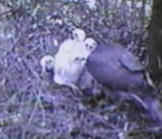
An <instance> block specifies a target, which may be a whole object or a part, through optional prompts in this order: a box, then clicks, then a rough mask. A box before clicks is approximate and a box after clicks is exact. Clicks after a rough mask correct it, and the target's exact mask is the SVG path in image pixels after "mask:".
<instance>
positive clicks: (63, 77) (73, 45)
mask: <svg viewBox="0 0 162 139" xmlns="http://www.w3.org/2000/svg"><path fill="white" fill-rule="evenodd" d="M72 36H73V39H67V40H65V41H64V42H63V43H62V44H61V45H60V48H59V50H58V52H57V54H56V56H55V65H54V69H55V76H54V81H55V82H56V83H57V84H59V85H68V86H71V87H72V86H74V84H75V83H76V82H77V80H78V77H79V75H80V72H81V71H82V67H84V65H85V63H86V57H85V55H84V49H83V48H84V46H83V41H84V39H85V32H84V31H83V30H81V29H78V28H77V29H75V30H74V31H73V33H72Z"/></svg>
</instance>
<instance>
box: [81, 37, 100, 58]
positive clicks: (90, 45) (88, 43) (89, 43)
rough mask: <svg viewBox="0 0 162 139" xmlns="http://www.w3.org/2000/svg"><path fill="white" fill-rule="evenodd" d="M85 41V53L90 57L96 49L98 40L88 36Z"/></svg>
mask: <svg viewBox="0 0 162 139" xmlns="http://www.w3.org/2000/svg"><path fill="white" fill-rule="evenodd" d="M83 43H84V44H83V47H84V50H85V55H86V56H87V57H88V56H89V55H90V54H91V53H92V52H93V51H94V50H95V49H96V47H97V42H96V41H95V40H94V39H93V38H91V37H89V38H86V39H85V41H84V42H83Z"/></svg>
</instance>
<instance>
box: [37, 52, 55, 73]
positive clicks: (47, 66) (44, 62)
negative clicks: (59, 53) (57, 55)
mask: <svg viewBox="0 0 162 139" xmlns="http://www.w3.org/2000/svg"><path fill="white" fill-rule="evenodd" d="M54 61H55V60H54V57H53V56H51V55H45V56H43V57H42V58H41V59H40V65H41V67H42V70H43V72H48V71H51V70H53V66H54Z"/></svg>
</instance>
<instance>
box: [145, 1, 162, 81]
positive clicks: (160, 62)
mask: <svg viewBox="0 0 162 139" xmlns="http://www.w3.org/2000/svg"><path fill="white" fill-rule="evenodd" d="M152 10H153V14H152V19H151V24H150V28H149V41H148V42H149V43H148V46H149V66H148V68H149V71H150V73H151V77H152V79H153V81H154V82H155V83H159V82H160V81H162V0H154V3H153V9H152Z"/></svg>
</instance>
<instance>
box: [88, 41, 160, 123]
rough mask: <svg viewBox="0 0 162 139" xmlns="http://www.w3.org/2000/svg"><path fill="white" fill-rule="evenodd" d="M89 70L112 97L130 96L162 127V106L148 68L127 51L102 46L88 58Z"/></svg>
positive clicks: (109, 45) (114, 46) (105, 45)
mask: <svg viewBox="0 0 162 139" xmlns="http://www.w3.org/2000/svg"><path fill="white" fill-rule="evenodd" d="M86 67H87V69H88V71H89V72H90V73H91V74H92V76H93V77H94V78H95V79H96V80H97V81H98V82H99V83H100V84H102V85H103V86H105V87H107V88H109V89H111V90H112V91H113V93H115V92H122V93H123V92H124V93H123V94H125V93H126V94H129V96H131V97H132V98H133V99H134V100H135V101H136V102H137V104H139V106H142V107H143V108H144V109H145V110H146V111H147V112H149V113H150V115H151V116H152V118H153V119H154V120H155V121H156V122H159V123H160V124H162V110H161V108H160V102H159V100H158V98H157V96H156V95H155V93H153V92H154V88H153V87H152V86H151V85H150V84H149V83H148V82H147V80H146V79H145V74H144V72H145V66H143V65H142V64H141V63H140V61H139V59H138V58H137V57H136V56H135V55H133V54H132V53H131V52H129V51H128V50H127V49H126V48H124V47H122V46H117V45H115V44H112V43H109V44H102V43H101V44H99V45H98V46H97V47H96V49H95V50H94V51H93V52H92V53H91V54H90V55H89V57H88V59H87V62H86ZM113 93H112V95H113ZM110 95H111V94H110Z"/></svg>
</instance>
